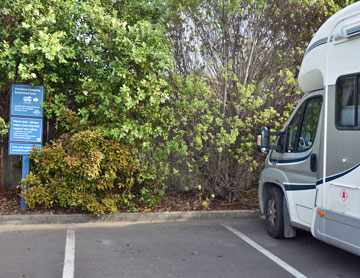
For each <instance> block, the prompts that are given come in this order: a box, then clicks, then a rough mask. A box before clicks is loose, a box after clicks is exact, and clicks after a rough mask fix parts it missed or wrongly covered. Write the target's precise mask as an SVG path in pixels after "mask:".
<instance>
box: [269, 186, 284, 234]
mask: <svg viewBox="0 0 360 278" xmlns="http://www.w3.org/2000/svg"><path fill="white" fill-rule="evenodd" d="M283 198H284V194H283V192H282V190H281V189H280V188H279V187H277V186H272V187H270V188H269V190H268V194H267V196H266V200H265V221H266V230H267V232H268V234H269V235H270V236H272V237H273V238H283V237H284V210H283Z"/></svg>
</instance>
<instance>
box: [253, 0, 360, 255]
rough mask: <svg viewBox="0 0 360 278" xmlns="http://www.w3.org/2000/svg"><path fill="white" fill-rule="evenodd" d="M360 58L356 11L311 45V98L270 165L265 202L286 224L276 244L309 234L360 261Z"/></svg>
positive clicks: (305, 71) (338, 17)
mask: <svg viewBox="0 0 360 278" xmlns="http://www.w3.org/2000/svg"><path fill="white" fill-rule="evenodd" d="M359 53H360V3H355V4H352V5H350V6H348V7H346V8H345V9H343V10H341V11H339V12H338V13H336V14H335V15H334V16H332V17H331V18H330V19H328V20H327V21H326V22H325V23H324V25H323V26H322V27H321V28H320V29H319V30H318V32H317V33H316V34H315V36H314V38H313V39H312V41H311V42H310V44H309V46H308V48H307V50H306V52H305V55H304V59H303V62H302V65H301V69H300V73H299V85H300V88H301V89H302V90H303V92H304V93H305V95H304V97H303V98H302V99H301V101H300V102H299V104H298V105H297V107H296V108H295V110H294V112H293V113H292V115H291V116H290V118H289V120H288V122H287V123H286V125H285V128H284V130H283V131H282V133H281V135H282V136H281V137H280V138H279V140H278V141H279V142H280V143H279V145H280V146H278V147H276V148H273V149H272V150H270V151H269V154H268V156H267V158H266V162H265V168H264V170H263V171H262V173H261V176H260V182H259V202H260V207H261V210H262V212H264V213H265V216H266V221H267V222H269V223H267V224H268V225H270V226H271V225H275V224H279V223H280V224H279V225H280V226H278V227H277V228H278V229H282V231H280V232H279V231H275V232H274V231H272V233H273V234H272V235H273V236H274V237H281V236H282V235H284V236H285V237H292V236H294V235H295V231H296V230H295V229H294V228H300V229H305V230H308V231H311V233H312V234H313V236H314V237H316V238H318V239H320V240H323V241H325V242H327V243H329V244H332V245H335V246H338V247H340V248H342V249H345V250H348V251H350V252H352V253H355V254H357V255H360V236H359V235H360V147H359V145H360V110H359V107H360V106H359V105H360V55H359ZM276 135H279V134H276ZM259 136H261V135H259ZM260 139H261V138H260ZM281 142H282V143H281ZM281 144H282V145H281ZM258 145H259V141H258ZM259 147H261V146H259ZM274 188H275V189H274ZM274 195H276V196H275V197H274ZM279 198H282V202H283V203H282V204H281V203H280V202H279ZM276 202H277V203H276ZM279 218H281V219H279ZM276 221H278V222H279V221H280V222H279V223H275V222H276ZM273 228H274V227H273ZM270 234H271V232H270Z"/></svg>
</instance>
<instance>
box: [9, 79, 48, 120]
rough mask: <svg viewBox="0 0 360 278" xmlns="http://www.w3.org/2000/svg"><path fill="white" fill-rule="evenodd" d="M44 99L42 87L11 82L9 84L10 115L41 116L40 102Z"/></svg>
mask: <svg viewBox="0 0 360 278" xmlns="http://www.w3.org/2000/svg"><path fill="white" fill-rule="evenodd" d="M43 101H44V87H42V86H38V87H32V86H30V85H19V84H13V85H12V86H11V107H10V115H12V116H26V117H42V116H43V109H42V107H41V103H42V102H43Z"/></svg>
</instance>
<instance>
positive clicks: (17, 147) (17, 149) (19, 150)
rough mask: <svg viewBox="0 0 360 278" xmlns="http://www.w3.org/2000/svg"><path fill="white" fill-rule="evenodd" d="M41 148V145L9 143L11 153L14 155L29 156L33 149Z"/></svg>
mask: <svg viewBox="0 0 360 278" xmlns="http://www.w3.org/2000/svg"><path fill="white" fill-rule="evenodd" d="M33 146H34V147H36V148H40V147H41V145H40V144H22V143H9V151H10V154H12V155H29V153H30V151H31V150H32V147H33Z"/></svg>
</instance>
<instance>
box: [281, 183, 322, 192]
mask: <svg viewBox="0 0 360 278" xmlns="http://www.w3.org/2000/svg"><path fill="white" fill-rule="evenodd" d="M284 187H285V190H286V191H300V190H310V189H316V185H315V184H296V185H295V184H284Z"/></svg>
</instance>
